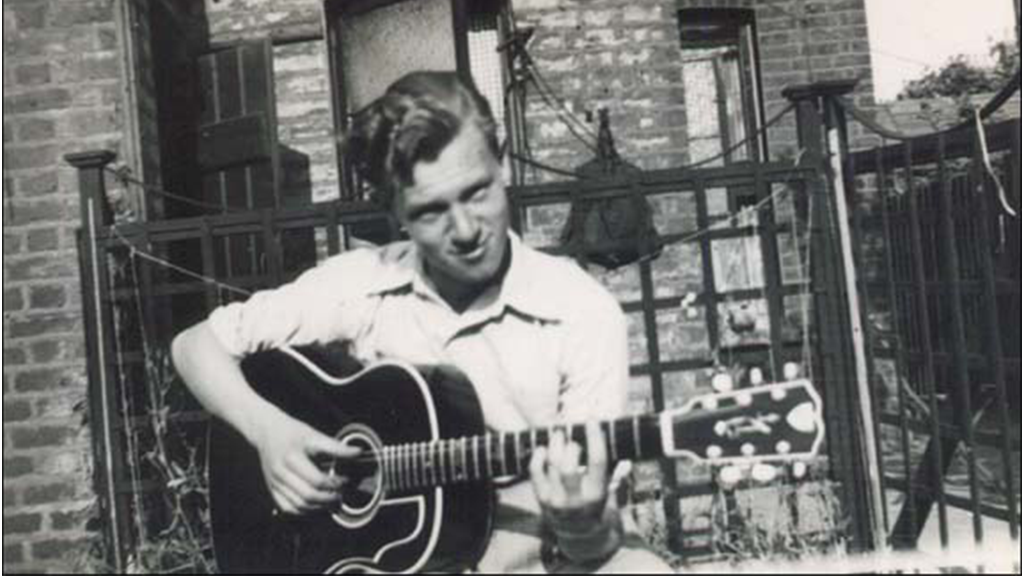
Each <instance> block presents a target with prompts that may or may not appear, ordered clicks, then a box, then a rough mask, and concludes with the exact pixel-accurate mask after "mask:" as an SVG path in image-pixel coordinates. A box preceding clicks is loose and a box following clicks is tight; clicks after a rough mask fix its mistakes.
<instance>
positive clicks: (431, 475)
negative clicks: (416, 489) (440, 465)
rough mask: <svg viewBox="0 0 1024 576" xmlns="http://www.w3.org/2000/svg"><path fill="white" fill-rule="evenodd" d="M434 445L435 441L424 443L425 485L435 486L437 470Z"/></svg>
mask: <svg viewBox="0 0 1024 576" xmlns="http://www.w3.org/2000/svg"><path fill="white" fill-rule="evenodd" d="M433 447H434V443H433V442H427V443H425V444H424V445H423V454H422V456H423V469H424V484H423V485H424V486H433V485H434V480H435V479H436V478H437V470H435V469H434V453H433Z"/></svg>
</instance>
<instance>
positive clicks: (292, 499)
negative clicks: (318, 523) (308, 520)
mask: <svg viewBox="0 0 1024 576" xmlns="http://www.w3.org/2000/svg"><path fill="white" fill-rule="evenodd" d="M273 494H274V500H275V501H276V502H277V503H278V506H280V508H281V512H284V513H285V514H290V515H292V516H297V515H299V514H302V513H303V512H307V511H308V507H307V506H306V505H305V504H303V503H302V499H301V498H299V496H298V495H297V494H295V492H294V491H293V490H292V489H291V488H289V487H288V486H286V485H284V484H277V485H275V486H274V488H273Z"/></svg>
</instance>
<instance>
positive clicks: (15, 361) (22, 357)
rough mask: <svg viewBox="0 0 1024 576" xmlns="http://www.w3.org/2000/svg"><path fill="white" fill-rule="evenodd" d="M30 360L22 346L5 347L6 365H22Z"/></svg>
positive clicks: (4, 360)
mask: <svg viewBox="0 0 1024 576" xmlns="http://www.w3.org/2000/svg"><path fill="white" fill-rule="evenodd" d="M27 360H28V358H27V357H26V354H25V351H24V350H23V349H21V348H4V359H3V363H4V366H21V365H23V364H25V362H26V361H27Z"/></svg>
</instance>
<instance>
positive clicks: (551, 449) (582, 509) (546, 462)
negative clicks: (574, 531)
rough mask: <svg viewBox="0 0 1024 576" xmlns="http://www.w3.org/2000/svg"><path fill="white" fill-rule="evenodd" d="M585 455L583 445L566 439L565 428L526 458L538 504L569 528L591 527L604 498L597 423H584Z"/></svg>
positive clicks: (604, 467)
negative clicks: (544, 446) (584, 458)
mask: <svg viewBox="0 0 1024 576" xmlns="http://www.w3.org/2000/svg"><path fill="white" fill-rule="evenodd" d="M587 448H588V449H587V458H586V462H585V463H583V462H582V458H581V455H582V453H583V449H582V448H581V447H580V445H579V444H577V443H575V442H572V441H571V440H568V439H566V437H565V432H564V431H562V430H557V431H555V432H554V434H552V436H551V438H550V439H549V442H548V447H547V448H543V447H542V448H538V449H537V451H536V452H535V453H534V454H533V459H532V460H531V461H530V478H531V480H532V481H533V488H534V491H535V492H536V493H537V500H538V501H540V505H541V508H542V509H543V510H544V512H545V513H546V514H548V515H550V516H551V517H552V518H553V519H555V520H556V521H557V523H558V524H566V525H568V526H567V527H569V528H570V529H571V528H572V527H573V526H572V525H574V524H577V523H578V526H579V527H580V529H589V528H593V525H594V522H600V521H601V519H602V517H603V515H604V509H605V505H606V503H607V501H608V451H607V448H606V447H605V443H604V434H603V433H602V432H601V428H600V426H599V425H598V424H597V423H593V422H592V423H590V424H588V425H587Z"/></svg>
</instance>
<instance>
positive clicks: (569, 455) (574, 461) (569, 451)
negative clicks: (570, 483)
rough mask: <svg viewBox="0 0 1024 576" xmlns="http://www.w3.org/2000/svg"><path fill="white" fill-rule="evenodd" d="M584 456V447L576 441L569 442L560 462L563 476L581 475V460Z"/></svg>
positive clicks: (559, 465)
mask: <svg viewBox="0 0 1024 576" xmlns="http://www.w3.org/2000/svg"><path fill="white" fill-rule="evenodd" d="M582 456H583V448H581V447H580V445H579V444H577V443H575V442H569V443H568V444H567V445H566V446H565V450H564V451H563V452H562V459H561V460H560V461H559V462H558V471H559V473H561V475H562V476H563V477H565V476H576V477H579V476H580V474H581V473H582V472H583V470H582V465H581V463H580V460H581V458H582Z"/></svg>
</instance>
